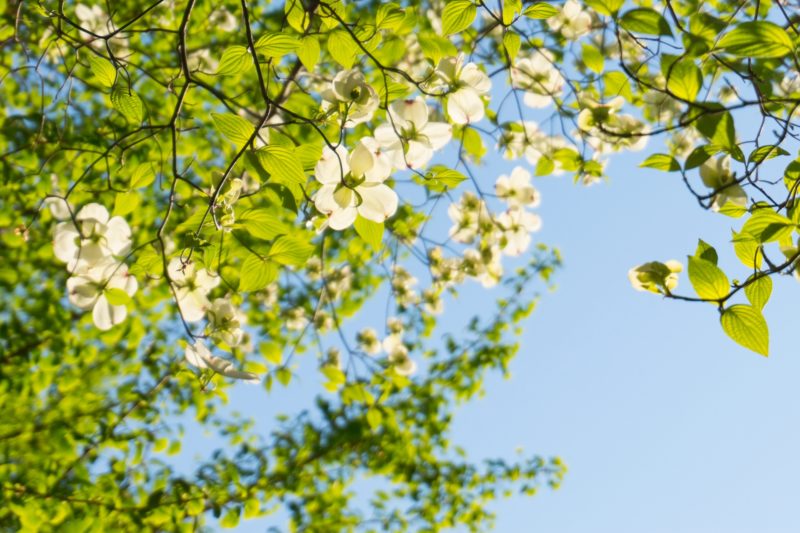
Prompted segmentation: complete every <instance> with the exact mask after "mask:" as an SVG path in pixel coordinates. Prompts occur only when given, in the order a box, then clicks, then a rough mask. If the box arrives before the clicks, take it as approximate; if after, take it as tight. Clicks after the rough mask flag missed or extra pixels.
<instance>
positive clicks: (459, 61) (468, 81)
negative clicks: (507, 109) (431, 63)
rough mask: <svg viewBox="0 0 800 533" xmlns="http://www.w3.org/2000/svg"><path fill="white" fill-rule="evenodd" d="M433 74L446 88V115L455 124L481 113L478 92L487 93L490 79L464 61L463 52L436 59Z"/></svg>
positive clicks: (490, 86) (474, 118)
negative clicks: (436, 64)
mask: <svg viewBox="0 0 800 533" xmlns="http://www.w3.org/2000/svg"><path fill="white" fill-rule="evenodd" d="M435 74H436V77H437V78H439V79H440V80H441V81H442V82H444V83H445V84H446V85H447V87H448V89H449V91H450V92H449V96H448V97H447V114H448V115H449V116H450V120H452V121H453V122H454V123H455V124H473V123H475V122H478V121H479V120H481V119H482V118H483V117H484V115H485V111H484V105H483V100H482V99H481V95H484V94H486V93H488V92H489V90H491V88H492V82H491V80H490V79H489V76H487V75H486V73H484V72H483V71H482V70H481V69H479V68H478V66H477V65H476V64H475V63H467V64H466V65H465V64H464V55H463V54H459V55H458V56H457V57H447V58H443V59H441V60H440V61H439V65H438V66H437V67H436V72H435Z"/></svg>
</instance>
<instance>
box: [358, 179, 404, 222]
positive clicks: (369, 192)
mask: <svg viewBox="0 0 800 533" xmlns="http://www.w3.org/2000/svg"><path fill="white" fill-rule="evenodd" d="M356 190H357V191H358V194H360V195H361V200H362V201H361V204H360V205H359V206H358V213H359V214H360V215H361V216H362V217H364V218H366V219H368V220H372V221H374V222H383V221H384V220H386V219H387V218H389V217H390V216H392V215H394V214H395V212H396V211H397V193H395V192H394V191H393V190H392V189H391V188H390V187H389V186H388V185H384V184H382V183H381V184H378V185H370V186H367V185H366V184H364V185H361V186H359V187H358V188H357V189H356Z"/></svg>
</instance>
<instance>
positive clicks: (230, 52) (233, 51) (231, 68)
mask: <svg viewBox="0 0 800 533" xmlns="http://www.w3.org/2000/svg"><path fill="white" fill-rule="evenodd" d="M252 64H253V57H252V56H251V55H250V52H249V51H248V50H247V48H245V47H244V46H239V45H234V46H231V47H229V48H227V49H226V50H225V51H224V52H223V53H222V58H221V59H220V61H219V66H218V67H217V74H218V75H220V76H235V75H236V74H239V73H241V72H243V71H244V70H245V69H246V68H247V67H248V66H249V65H252Z"/></svg>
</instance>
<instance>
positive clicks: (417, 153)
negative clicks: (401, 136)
mask: <svg viewBox="0 0 800 533" xmlns="http://www.w3.org/2000/svg"><path fill="white" fill-rule="evenodd" d="M432 157H433V150H432V149H431V148H430V146H428V144H427V143H421V142H419V141H409V142H408V152H406V154H405V157H404V158H402V159H401V161H403V162H404V165H403V168H422V167H424V166H425V165H427V164H428V161H430V160H431V158H432Z"/></svg>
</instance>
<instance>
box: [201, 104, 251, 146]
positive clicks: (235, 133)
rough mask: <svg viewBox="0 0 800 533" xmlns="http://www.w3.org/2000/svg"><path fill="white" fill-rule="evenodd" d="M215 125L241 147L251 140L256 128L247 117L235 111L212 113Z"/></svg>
mask: <svg viewBox="0 0 800 533" xmlns="http://www.w3.org/2000/svg"><path fill="white" fill-rule="evenodd" d="M211 118H212V119H213V120H214V126H215V127H216V128H217V131H219V132H220V133H221V134H222V135H224V136H225V137H226V138H227V139H228V140H230V141H233V143H234V144H235V145H236V147H237V148H241V147H242V146H244V145H245V144H247V143H248V142H249V141H250V138H251V137H252V136H253V133H254V132H255V130H256V128H255V126H253V125H252V124H251V123H250V122H248V121H247V120H246V119H244V118H242V117H240V116H239V115H234V114H233V113H211Z"/></svg>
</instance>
